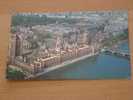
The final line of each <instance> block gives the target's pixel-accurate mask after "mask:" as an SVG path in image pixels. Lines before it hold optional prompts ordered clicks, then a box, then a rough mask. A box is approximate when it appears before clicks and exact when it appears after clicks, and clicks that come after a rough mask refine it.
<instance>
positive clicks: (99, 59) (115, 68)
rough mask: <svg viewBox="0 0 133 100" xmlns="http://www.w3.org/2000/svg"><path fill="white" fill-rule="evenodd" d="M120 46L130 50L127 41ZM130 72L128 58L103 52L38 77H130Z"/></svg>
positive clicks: (122, 48)
mask: <svg viewBox="0 0 133 100" xmlns="http://www.w3.org/2000/svg"><path fill="white" fill-rule="evenodd" d="M119 48H120V49H121V50H123V51H126V52H127V51H128V52H129V47H128V43H127V42H124V43H122V44H120V45H119ZM130 74H131V71H130V61H129V60H128V59H126V58H121V57H117V56H115V55H107V54H105V53H101V54H99V55H97V56H95V57H91V58H87V59H84V60H81V61H79V62H76V63H73V64H69V65H66V66H65V67H62V68H59V69H56V70H54V71H51V72H48V73H46V74H44V75H41V76H39V77H37V78H36V79H39V80H41V79H130V76H131V75H130Z"/></svg>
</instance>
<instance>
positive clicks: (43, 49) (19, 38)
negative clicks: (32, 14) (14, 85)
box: [8, 26, 103, 74]
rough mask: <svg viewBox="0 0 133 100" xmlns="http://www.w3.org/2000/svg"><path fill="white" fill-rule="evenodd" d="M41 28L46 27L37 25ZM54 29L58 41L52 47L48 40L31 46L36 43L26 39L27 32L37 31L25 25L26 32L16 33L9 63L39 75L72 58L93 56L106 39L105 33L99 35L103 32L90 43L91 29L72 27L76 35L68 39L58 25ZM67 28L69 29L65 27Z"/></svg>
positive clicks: (12, 38)
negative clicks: (36, 45)
mask: <svg viewBox="0 0 133 100" xmlns="http://www.w3.org/2000/svg"><path fill="white" fill-rule="evenodd" d="M39 27H41V28H42V26H36V28H37V29H39ZM43 27H47V26H43ZM50 27H51V28H50V30H52V26H50ZM21 28H22V27H21ZM21 28H20V29H21ZM57 28H58V27H57ZM32 29H33V27H32ZM53 29H54V30H53V35H54V42H53V45H52V47H47V46H46V43H45V42H44V43H43V45H40V46H39V47H38V48H36V49H30V48H31V46H32V45H31V43H30V42H29V41H27V40H26V35H25V33H26V34H31V33H33V32H32V31H31V29H30V28H22V30H23V32H22V31H17V32H15V33H12V34H11V42H10V43H11V44H10V47H9V49H10V51H9V61H8V62H9V64H10V65H13V66H16V67H19V68H21V69H23V70H25V71H27V72H29V73H31V74H36V73H39V72H42V71H44V70H45V68H48V67H51V66H55V65H59V64H61V63H63V62H65V61H68V60H69V61H70V60H73V59H76V58H80V57H82V56H85V55H90V56H93V55H94V54H95V53H96V52H97V51H98V49H99V48H100V43H98V42H100V41H101V40H100V39H102V38H103V34H102V35H99V34H100V33H99V34H97V35H96V36H95V39H94V40H95V41H93V42H92V43H89V38H88V36H89V33H88V32H87V31H80V29H75V30H69V33H72V34H71V35H69V36H68V37H67V38H66V37H63V35H62V34H61V35H60V34H58V32H60V31H55V27H53ZM60 29H61V28H60ZM70 29H72V28H70ZM45 30H46V29H45ZM63 30H64V31H65V29H63ZM61 31H62V30H61ZM100 36H102V37H100ZM51 41H52V40H51ZM36 52H37V54H36V56H35V55H34V54H35V53H36Z"/></svg>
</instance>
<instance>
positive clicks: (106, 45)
mask: <svg viewBox="0 0 133 100" xmlns="http://www.w3.org/2000/svg"><path fill="white" fill-rule="evenodd" d="M123 41H128V14H127V12H126V11H86V12H62V13H17V14H15V15H13V16H12V20H11V41H10V47H9V57H8V58H9V60H8V69H9V70H13V71H16V72H18V75H20V76H19V78H20V79H21V78H22V79H30V78H34V77H37V76H39V75H41V74H44V75H45V73H47V72H50V71H53V70H55V69H58V68H61V67H63V66H65V65H69V64H71V63H75V62H78V61H80V60H82V59H87V58H88V57H93V56H97V55H99V54H100V53H101V52H103V51H104V52H109V53H111V54H112V53H113V52H115V54H116V55H118V56H120V57H125V58H127V59H130V57H129V56H130V55H129V52H126V53H123V52H118V44H120V43H122V42H123ZM75 67H76V66H75ZM7 74H8V73H7ZM8 78H9V79H12V78H10V75H9V76H8ZM17 78H18V77H17V76H16V78H14V79H17ZM19 78H18V79H19Z"/></svg>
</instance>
